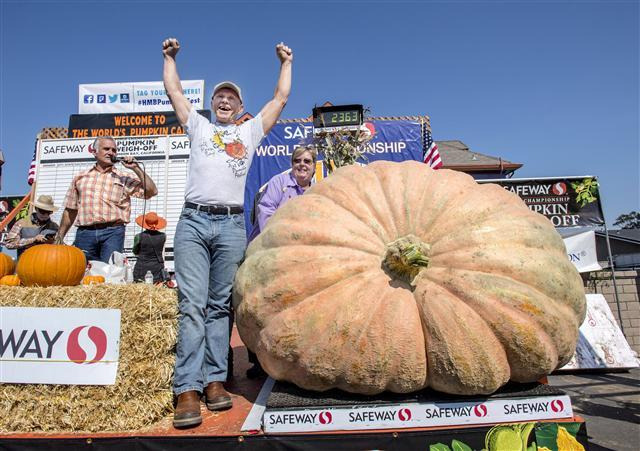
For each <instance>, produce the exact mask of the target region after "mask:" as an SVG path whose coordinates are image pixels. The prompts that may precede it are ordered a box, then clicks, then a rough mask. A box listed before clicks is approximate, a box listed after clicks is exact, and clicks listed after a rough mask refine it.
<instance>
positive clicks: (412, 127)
mask: <svg viewBox="0 0 640 451" xmlns="http://www.w3.org/2000/svg"><path fill="white" fill-rule="evenodd" d="M365 125H366V127H367V129H368V130H369V131H370V132H371V133H372V135H373V137H372V139H371V140H370V141H369V142H368V143H367V144H366V153H365V157H366V159H365V160H363V161H362V163H363V164H366V163H370V162H373V161H376V160H389V161H398V162H399V161H405V160H417V161H422V137H421V127H420V122H418V121H407V120H400V121H367V122H366V123H365ZM312 140H313V125H312V124H311V122H297V123H289V124H283V123H280V124H276V125H275V126H274V127H273V128H272V129H271V132H270V133H269V134H268V135H267V136H265V138H264V139H263V140H262V142H261V143H260V146H258V149H257V150H256V154H255V156H254V158H253V162H252V163H251V168H250V169H249V175H248V177H247V185H246V189H245V208H246V209H247V210H250V209H251V206H252V205H253V201H254V198H255V195H256V193H257V192H258V190H259V189H260V187H261V186H262V185H264V184H265V183H267V182H268V181H269V180H270V179H271V178H272V177H273V176H275V175H277V174H280V173H281V172H284V171H286V170H288V169H290V168H291V155H292V154H293V151H294V150H295V149H296V148H297V147H299V146H301V145H306V144H310V143H311V142H312ZM318 159H319V161H318V163H317V165H316V175H315V180H314V181H315V182H317V181H319V180H321V179H322V178H324V177H325V176H326V174H327V173H326V169H325V167H324V164H323V162H322V157H319V158H318ZM248 216H249V211H247V212H246V218H247V219H248ZM249 231H250V226H249V225H248V224H247V232H249Z"/></svg>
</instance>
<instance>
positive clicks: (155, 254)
mask: <svg viewBox="0 0 640 451" xmlns="http://www.w3.org/2000/svg"><path fill="white" fill-rule="evenodd" d="M136 223H137V224H138V225H139V226H140V227H142V228H143V229H144V230H143V231H142V232H140V233H138V234H137V235H136V236H135V238H134V240H133V253H134V254H135V255H137V256H138V259H137V260H136V265H135V266H134V267H133V280H134V281H135V282H144V276H145V274H146V273H147V271H151V274H153V283H162V282H164V257H163V255H162V252H163V250H164V243H165V241H166V240H167V235H166V234H165V233H163V232H160V230H162V229H164V228H165V227H166V226H167V220H166V219H164V218H163V217H161V216H158V215H157V214H156V213H155V212H153V211H150V212H149V213H147V214H146V215H140V216H138V217H137V218H136Z"/></svg>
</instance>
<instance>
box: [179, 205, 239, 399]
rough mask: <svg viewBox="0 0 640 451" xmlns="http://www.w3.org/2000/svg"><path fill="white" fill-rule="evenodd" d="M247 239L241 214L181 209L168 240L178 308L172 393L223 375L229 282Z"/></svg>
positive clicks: (220, 379)
mask: <svg viewBox="0 0 640 451" xmlns="http://www.w3.org/2000/svg"><path fill="white" fill-rule="evenodd" d="M246 244H247V239H246V233H245V227H244V216H243V215H242V214H238V215H226V214H225V215H216V214H211V213H205V212H203V211H198V210H194V209H191V208H184V209H183V210H182V214H181V215H180V220H179V221H178V225H177V227H176V234H175V237H174V245H173V248H174V258H175V270H176V281H177V282H178V302H179V308H180V319H179V323H178V324H179V325H178V343H177V347H176V367H175V373H174V379H173V390H174V393H175V394H176V395H179V394H181V393H184V392H186V391H191V390H196V391H202V390H203V389H204V388H205V387H206V386H207V385H208V384H209V383H210V382H223V381H225V380H226V378H227V354H228V352H229V338H230V330H231V288H232V286H233V279H234V277H235V274H236V271H237V270H238V266H239V264H240V263H241V262H242V259H243V257H244V251H245V247H246Z"/></svg>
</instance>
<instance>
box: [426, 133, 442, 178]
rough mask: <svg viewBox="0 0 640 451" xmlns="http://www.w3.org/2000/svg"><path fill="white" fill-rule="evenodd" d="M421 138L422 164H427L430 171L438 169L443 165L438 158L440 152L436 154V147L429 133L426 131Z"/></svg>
mask: <svg viewBox="0 0 640 451" xmlns="http://www.w3.org/2000/svg"><path fill="white" fill-rule="evenodd" d="M425 128H426V127H425ZM423 136H424V143H423V149H424V150H425V151H424V163H425V164H428V165H429V166H430V167H431V168H432V169H440V168H441V167H442V164H443V163H442V158H440V152H438V145H437V144H436V143H435V142H434V141H433V137H432V136H431V131H429V130H428V129H426V130H425V131H424V135H423Z"/></svg>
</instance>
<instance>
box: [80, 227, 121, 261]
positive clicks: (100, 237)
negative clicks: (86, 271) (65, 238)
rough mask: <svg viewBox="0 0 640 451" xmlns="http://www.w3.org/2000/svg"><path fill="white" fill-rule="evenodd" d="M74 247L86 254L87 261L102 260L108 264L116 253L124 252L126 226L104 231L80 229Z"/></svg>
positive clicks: (107, 228)
mask: <svg viewBox="0 0 640 451" xmlns="http://www.w3.org/2000/svg"><path fill="white" fill-rule="evenodd" d="M73 245H74V246H75V247H78V248H80V249H81V250H82V252H84V255H85V257H87V261H89V260H100V261H102V262H105V263H108V262H109V257H111V254H112V253H113V252H114V251H117V252H124V225H117V226H113V227H105V228H104V229H86V228H83V227H78V230H77V231H76V239H75V241H74V242H73Z"/></svg>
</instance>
